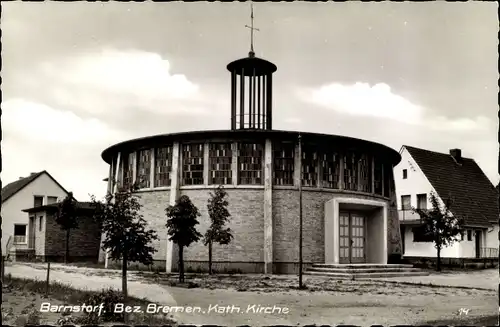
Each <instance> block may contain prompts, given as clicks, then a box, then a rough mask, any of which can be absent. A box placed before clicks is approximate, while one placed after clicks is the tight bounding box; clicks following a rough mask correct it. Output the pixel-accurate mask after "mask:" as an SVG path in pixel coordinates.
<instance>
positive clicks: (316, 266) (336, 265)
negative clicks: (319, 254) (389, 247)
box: [312, 263, 413, 269]
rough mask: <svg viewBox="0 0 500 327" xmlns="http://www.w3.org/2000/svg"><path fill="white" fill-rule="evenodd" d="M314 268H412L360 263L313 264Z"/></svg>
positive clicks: (401, 265) (399, 265)
mask: <svg viewBox="0 0 500 327" xmlns="http://www.w3.org/2000/svg"><path fill="white" fill-rule="evenodd" d="M312 267H314V268H341V269H386V268H400V269H401V268H413V265H405V264H392V265H384V264H376V263H373V264H372V263H360V264H341V263H315V264H313V265H312Z"/></svg>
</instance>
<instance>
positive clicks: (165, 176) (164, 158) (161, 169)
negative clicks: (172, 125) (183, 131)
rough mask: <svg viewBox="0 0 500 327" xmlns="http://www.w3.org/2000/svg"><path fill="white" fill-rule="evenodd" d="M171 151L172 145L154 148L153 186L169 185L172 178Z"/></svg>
mask: <svg viewBox="0 0 500 327" xmlns="http://www.w3.org/2000/svg"><path fill="white" fill-rule="evenodd" d="M172 152H173V146H172V145H167V146H165V147H163V148H156V149H155V181H154V182H155V184H154V186H155V187H165V186H170V184H171V182H172V179H171V177H170V174H171V171H172Z"/></svg>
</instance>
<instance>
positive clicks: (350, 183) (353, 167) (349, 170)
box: [344, 153, 359, 191]
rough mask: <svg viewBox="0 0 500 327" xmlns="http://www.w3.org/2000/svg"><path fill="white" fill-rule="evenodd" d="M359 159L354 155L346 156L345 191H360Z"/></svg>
mask: <svg viewBox="0 0 500 327" xmlns="http://www.w3.org/2000/svg"><path fill="white" fill-rule="evenodd" d="M358 159H359V157H358V156H357V155H356V154H354V153H350V154H347V155H345V156H344V190H350V191H357V190H358Z"/></svg>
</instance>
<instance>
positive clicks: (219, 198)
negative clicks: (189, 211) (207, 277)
mask: <svg viewBox="0 0 500 327" xmlns="http://www.w3.org/2000/svg"><path fill="white" fill-rule="evenodd" d="M226 197H227V193H226V191H225V190H224V188H223V187H222V185H220V186H219V187H218V188H217V189H216V190H215V193H210V199H208V205H207V208H208V214H209V216H210V221H211V225H210V227H209V228H208V230H207V232H206V233H205V236H204V238H203V243H204V245H205V246H207V245H208V273H209V274H212V245H213V243H219V244H229V243H230V242H231V239H232V238H233V235H232V234H231V229H230V228H224V225H225V224H226V222H229V217H231V214H230V213H229V211H228V210H227V206H228V204H229V203H228V202H227V200H226Z"/></svg>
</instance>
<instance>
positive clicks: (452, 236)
mask: <svg viewBox="0 0 500 327" xmlns="http://www.w3.org/2000/svg"><path fill="white" fill-rule="evenodd" d="M429 201H430V203H431V205H432V208H431V209H429V210H427V209H416V208H413V211H414V212H416V213H417V214H418V215H419V216H420V219H421V221H422V226H421V227H422V229H423V231H424V234H426V235H427V236H429V237H430V238H431V239H432V241H433V243H434V247H435V248H436V250H437V265H436V270H438V271H439V270H440V269H441V267H440V263H441V250H442V249H443V248H445V247H448V246H450V245H452V244H453V243H454V242H455V241H457V236H459V235H460V234H461V232H462V225H463V219H462V218H460V217H455V216H453V214H452V213H451V211H450V208H451V206H452V199H451V198H447V199H445V200H444V201H443V204H442V205H441V203H440V201H439V198H438V196H437V195H436V194H435V193H434V192H432V193H431V194H430V196H429Z"/></svg>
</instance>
